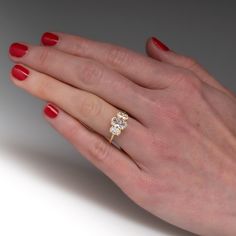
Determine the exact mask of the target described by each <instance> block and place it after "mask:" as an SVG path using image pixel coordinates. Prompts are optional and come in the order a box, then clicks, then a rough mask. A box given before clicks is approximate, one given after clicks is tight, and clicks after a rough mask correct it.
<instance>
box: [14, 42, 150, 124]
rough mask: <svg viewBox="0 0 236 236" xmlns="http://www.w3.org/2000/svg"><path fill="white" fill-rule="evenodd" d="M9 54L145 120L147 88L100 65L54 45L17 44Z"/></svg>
mask: <svg viewBox="0 0 236 236" xmlns="http://www.w3.org/2000/svg"><path fill="white" fill-rule="evenodd" d="M10 56H11V59H12V60H14V61H15V62H18V63H22V64H25V65H27V66H29V67H31V68H33V69H35V70H37V71H39V72H42V73H45V74H48V75H50V76H52V77H54V78H56V79H58V80H60V81H63V82H65V83H67V84H70V85H72V86H74V87H77V88H80V89H83V90H86V91H89V92H92V93H94V94H96V95H97V96H99V97H102V98H103V99H104V100H106V101H107V102H109V103H111V104H113V105H114V106H117V107H119V108H120V109H122V110H125V111H126V112H128V113H129V114H131V115H132V116H133V117H135V118H136V119H137V120H140V121H141V122H142V123H144V120H145V117H144V114H145V112H143V108H145V107H146V99H145V93H146V91H145V90H147V89H145V88H143V87H141V86H139V85H137V84H135V83H133V82H132V81H130V80H128V79H126V78H125V77H124V76H122V75H121V74H119V73H117V72H115V71H113V70H111V69H109V68H107V67H106V66H104V65H103V64H101V63H99V62H96V61H94V60H91V59H86V58H81V57H77V56H74V55H70V54H67V53H65V52H62V51H59V50H56V49H53V48H48V47H41V46H30V45H25V44H19V43H14V44H12V45H11V47H10ZM134 98H135V99H134ZM140 111H141V112H140Z"/></svg>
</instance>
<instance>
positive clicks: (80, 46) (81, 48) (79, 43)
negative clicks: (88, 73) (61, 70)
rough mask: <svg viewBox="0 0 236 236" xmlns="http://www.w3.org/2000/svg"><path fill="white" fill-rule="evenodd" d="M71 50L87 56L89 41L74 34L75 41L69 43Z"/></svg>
mask: <svg viewBox="0 0 236 236" xmlns="http://www.w3.org/2000/svg"><path fill="white" fill-rule="evenodd" d="M71 47H72V51H73V52H76V54H78V55H81V56H87V54H88V52H89V43H88V40H87V39H84V38H82V37H80V36H76V41H75V43H73V44H72V45H71Z"/></svg>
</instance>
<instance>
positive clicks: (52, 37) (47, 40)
mask: <svg viewBox="0 0 236 236" xmlns="http://www.w3.org/2000/svg"><path fill="white" fill-rule="evenodd" d="M58 41H59V37H58V36H57V35H56V34H52V33H49V32H46V33H44V34H43V36H42V37H41V42H42V44H43V45H45V46H54V45H56V44H57V42H58Z"/></svg>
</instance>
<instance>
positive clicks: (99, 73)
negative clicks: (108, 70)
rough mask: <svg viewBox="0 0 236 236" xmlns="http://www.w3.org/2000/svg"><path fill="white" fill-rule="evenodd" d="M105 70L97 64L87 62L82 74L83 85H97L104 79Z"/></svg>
mask: <svg viewBox="0 0 236 236" xmlns="http://www.w3.org/2000/svg"><path fill="white" fill-rule="evenodd" d="M103 73H104V72H103V69H102V67H101V66H99V65H97V64H96V63H92V62H86V63H85V65H84V67H83V69H82V73H81V81H82V83H83V84H89V85H90V84H97V83H99V81H100V80H101V79H102V78H103Z"/></svg>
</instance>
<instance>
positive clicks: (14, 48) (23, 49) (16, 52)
mask: <svg viewBox="0 0 236 236" xmlns="http://www.w3.org/2000/svg"><path fill="white" fill-rule="evenodd" d="M27 51H28V47H27V46H26V45H24V44H21V43H13V44H12V45H11V46H10V48H9V53H10V54H11V55H12V56H13V57H23V56H24V55H25V54H26V53H27Z"/></svg>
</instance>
